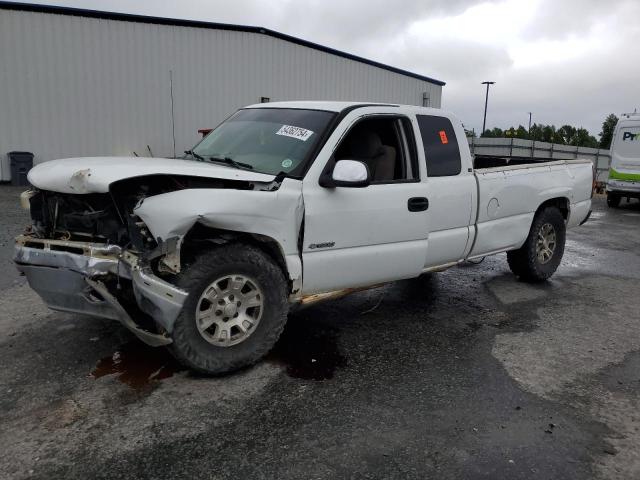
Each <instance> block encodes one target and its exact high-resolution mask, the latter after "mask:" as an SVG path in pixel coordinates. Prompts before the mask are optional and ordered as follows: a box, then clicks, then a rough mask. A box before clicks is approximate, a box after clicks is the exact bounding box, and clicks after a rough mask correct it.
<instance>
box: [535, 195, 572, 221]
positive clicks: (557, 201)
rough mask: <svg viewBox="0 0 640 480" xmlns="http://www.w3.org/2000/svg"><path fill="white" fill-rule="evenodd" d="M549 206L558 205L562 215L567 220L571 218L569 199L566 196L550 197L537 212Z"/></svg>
mask: <svg viewBox="0 0 640 480" xmlns="http://www.w3.org/2000/svg"><path fill="white" fill-rule="evenodd" d="M547 207H556V208H557V209H558V210H560V213H562V217H563V218H564V219H565V220H567V219H568V218H569V199H568V198H566V197H557V198H550V199H549V200H546V201H544V202H543V203H542V204H541V205H540V206H539V207H538V210H536V214H537V213H538V212H540V211H541V210H542V209H544V208H547Z"/></svg>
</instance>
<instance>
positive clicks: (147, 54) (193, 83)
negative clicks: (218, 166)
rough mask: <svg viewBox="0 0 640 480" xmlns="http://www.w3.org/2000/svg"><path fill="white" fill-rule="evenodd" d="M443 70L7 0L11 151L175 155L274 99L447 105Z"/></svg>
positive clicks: (1, 14) (0, 24)
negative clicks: (243, 111)
mask: <svg viewBox="0 0 640 480" xmlns="http://www.w3.org/2000/svg"><path fill="white" fill-rule="evenodd" d="M443 85H444V83H443V82H441V81H439V80H434V79H432V78H429V77H425V76H422V75H418V74H415V73H411V72H407V71H404V70H400V69H398V68H394V67H390V66H388V65H383V64H380V63H377V62H373V61H370V60H367V59H364V58H361V57H356V56H354V55H350V54H347V53H344V52H340V51H337V50H333V49H331V48H327V47H324V46H321V45H317V44H314V43H311V42H308V41H305V40H301V39H298V38H294V37H290V36H288V35H284V34H282V33H278V32H275V31H272V30H268V29H265V28H260V27H248V26H241V25H228V24H215V23H204V22H195V21H187V20H174V19H166V18H155V17H147V16H138V15H127V14H117V13H107V12H97V11H89V10H79V9H72V8H64V7H50V6H43V5H29V4H17V3H7V2H0V158H2V159H3V162H4V164H3V168H2V179H3V180H7V179H8V177H7V174H8V172H7V167H8V162H7V160H6V152H9V151H13V150H26V151H31V152H33V153H34V154H35V162H36V163H38V162H41V161H46V160H50V159H54V158H62V157H70V156H95V155H131V154H132V152H134V151H135V152H136V153H137V154H138V155H141V156H143V155H149V152H148V149H147V145H149V147H150V148H151V150H152V152H153V154H154V155H155V156H173V155H174V138H175V153H176V154H178V155H180V154H181V153H182V152H183V150H185V149H187V148H189V147H191V146H192V145H193V144H194V143H195V142H196V141H197V140H198V138H199V135H198V129H201V128H207V127H214V126H215V125H217V124H218V123H219V122H220V121H222V120H223V119H224V118H226V117H227V116H228V115H230V114H231V113H233V112H234V111H235V110H236V109H238V108H239V107H242V106H244V105H247V104H252V103H258V102H260V101H268V100H271V101H275V100H356V101H371V102H390V103H391V102H392V103H405V104H414V105H428V106H432V107H440V101H441V96H442V86H443Z"/></svg>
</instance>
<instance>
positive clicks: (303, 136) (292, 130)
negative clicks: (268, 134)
mask: <svg viewBox="0 0 640 480" xmlns="http://www.w3.org/2000/svg"><path fill="white" fill-rule="evenodd" d="M276 135H284V136H285V137H291V138H297V139H298V140H302V141H303V142H306V141H307V140H308V139H309V137H310V136H311V135H313V132H312V131H311V130H307V129H306V128H301V127H294V126H292V125H283V126H282V127H280V130H278V131H277V132H276Z"/></svg>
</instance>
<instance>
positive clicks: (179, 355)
mask: <svg viewBox="0 0 640 480" xmlns="http://www.w3.org/2000/svg"><path fill="white" fill-rule="evenodd" d="M177 284H178V286H180V287H181V288H183V289H185V290H186V291H188V292H189V296H188V297H187V301H186V302H185V305H184V308H183V309H182V312H181V313H180V315H179V316H178V318H177V319H176V322H175V324H174V328H173V332H172V333H171V336H172V339H173V343H172V344H171V345H169V347H168V348H169V350H170V352H171V353H172V354H173V356H175V357H176V359H177V360H178V361H179V362H181V363H183V364H184V365H186V366H188V367H190V368H192V369H193V370H196V371H198V372H201V373H205V374H208V375H219V374H223V373H229V372H232V371H234V370H238V369H240V368H243V367H246V366H249V365H252V364H254V363H255V362H257V361H258V360H260V359H261V358H262V357H263V356H265V355H266V354H267V353H268V352H269V350H271V348H272V347H273V345H274V344H275V343H276V341H277V340H278V338H279V337H280V334H281V333H282V330H283V328H284V325H285V323H286V321H287V313H288V301H287V282H286V279H285V276H284V274H283V272H282V270H281V269H280V268H279V267H278V265H277V264H276V263H275V262H274V260H273V259H272V258H271V257H270V256H269V255H267V254H266V253H264V252H263V251H262V250H259V249H257V248H255V247H252V246H250V245H245V244H232V245H224V246H221V247H218V248H215V249H212V250H209V251H206V252H203V253H202V254H200V255H198V256H197V257H196V259H195V260H194V261H193V262H192V263H191V265H189V266H188V267H187V268H186V270H184V271H183V273H182V274H180V276H179V279H178V282H177ZM243 302H244V303H243ZM207 325H209V326H207Z"/></svg>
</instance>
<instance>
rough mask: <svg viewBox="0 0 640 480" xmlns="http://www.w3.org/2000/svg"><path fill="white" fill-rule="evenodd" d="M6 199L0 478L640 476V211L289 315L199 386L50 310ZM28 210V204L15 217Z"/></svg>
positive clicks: (632, 207) (0, 190)
mask: <svg viewBox="0 0 640 480" xmlns="http://www.w3.org/2000/svg"><path fill="white" fill-rule="evenodd" d="M18 192H19V189H11V188H9V187H0V207H1V211H0V218H2V230H1V231H0V244H2V246H0V249H2V250H1V251H0V262H2V263H1V266H2V271H3V275H2V277H0V282H1V283H0V365H2V370H0V389H1V390H0V392H1V393H0V413H1V417H0V445H2V446H3V448H1V449H0V478H7V479H9V478H11V479H14V478H42V479H45V478H46V479H51V478H79V479H80V478H82V479H85V478H177V477H186V478H195V477H201V478H215V479H227V478H252V479H253V478H265V479H266V478H278V479H288V478H308V479H311V478H313V479H315V478H340V479H342V478H354V479H355V478H381V479H382V478H385V479H388V478H399V479H400V478H401V479H407V478H416V479H417V478H420V479H423V478H437V479H459V478H465V479H479V478H483V479H503V478H504V479H507V478H508V479H529V478H540V479H592V478H606V479H614V478H617V479H632V478H640V430H639V429H640V409H639V408H638V407H639V406H640V310H639V308H638V307H639V305H640V286H639V283H638V279H639V277H640V256H639V253H640V252H639V248H638V247H639V246H640V203H638V202H634V203H632V204H629V205H624V204H623V207H622V208H620V209H619V210H615V211H612V210H608V209H607V207H606V206H605V204H604V201H603V200H602V198H599V199H596V202H595V211H594V215H593V217H592V219H591V221H590V222H589V223H587V224H586V225H585V226H583V227H581V228H579V229H576V230H572V231H570V232H569V234H568V243H567V247H566V251H565V259H564V260H563V263H562V265H561V267H560V269H559V271H558V272H557V273H556V275H555V276H554V277H553V278H552V280H551V281H549V282H547V283H545V284H542V285H528V284H525V283H522V282H518V281H517V280H516V279H515V278H514V277H513V276H512V275H511V273H510V272H509V270H508V267H507V265H506V257H505V255H499V256H496V257H490V258H487V259H486V260H485V261H484V262H483V263H481V264H480V265H464V266H461V267H456V268H453V269H450V270H448V271H446V272H443V273H439V274H433V275H430V276H427V277H424V278H421V279H418V280H412V281H403V282H396V283H394V284H390V285H387V286H385V287H380V288H377V289H374V290H370V291H367V292H362V293H358V294H354V295H352V296H350V297H346V298H344V299H342V300H338V301H334V302H332V303H326V304H324V305H319V306H316V307H312V308H309V309H307V310H303V311H300V312H298V313H296V314H294V315H292V316H291V318H290V321H289V324H288V326H287V328H286V330H285V334H284V335H283V337H282V338H281V340H280V341H279V343H278V345H277V347H276V349H275V351H274V352H272V353H271V354H270V356H269V358H268V359H267V360H266V361H264V362H261V363H260V364H258V365H257V366H255V367H253V368H250V369H248V370H245V371H243V372H241V373H237V374H233V375H229V376H226V377H223V378H216V379H210V378H204V377H200V376H196V375H193V374H191V373H189V372H188V371H185V370H183V369H181V367H180V366H179V365H177V364H175V362H173V361H172V360H171V358H170V357H169V356H168V355H167V354H166V353H165V352H164V350H158V349H151V348H148V347H145V346H144V345H142V344H141V343H140V342H138V341H136V340H135V339H134V338H133V337H132V335H130V334H129V333H128V332H127V331H126V330H125V329H124V328H122V327H120V326H119V325H118V324H117V323H114V322H110V321H103V320H99V319H89V318H84V317H81V316H78V315H71V314H63V313H56V312H51V311H48V310H47V309H46V308H45V307H44V306H43V305H42V303H41V301H40V300H39V299H38V297H37V296H36V295H35V294H34V293H32V292H31V291H30V290H29V289H28V288H27V287H26V285H25V284H24V281H23V280H21V279H20V278H19V277H18V276H17V275H16V274H14V273H13V271H12V267H11V265H10V264H9V259H10V255H11V254H10V252H7V251H8V246H10V237H11V236H13V235H14V234H16V233H18V232H19V231H20V230H21V228H22V225H21V224H22V223H24V222H25V221H26V217H25V215H24V213H23V212H20V211H19V210H18V208H17V205H15V204H14V202H17V194H18ZM12 205H15V206H12Z"/></svg>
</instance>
